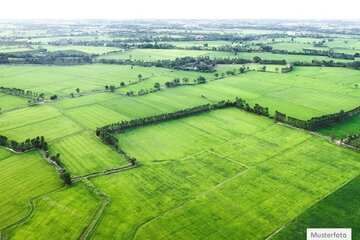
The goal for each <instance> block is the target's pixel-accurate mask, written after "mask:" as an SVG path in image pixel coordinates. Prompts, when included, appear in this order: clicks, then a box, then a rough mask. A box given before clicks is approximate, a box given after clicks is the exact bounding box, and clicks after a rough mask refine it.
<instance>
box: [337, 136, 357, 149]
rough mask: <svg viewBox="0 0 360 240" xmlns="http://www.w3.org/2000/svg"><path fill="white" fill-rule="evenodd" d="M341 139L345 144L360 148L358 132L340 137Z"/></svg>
mask: <svg viewBox="0 0 360 240" xmlns="http://www.w3.org/2000/svg"><path fill="white" fill-rule="evenodd" d="M341 141H342V142H343V143H345V144H348V145H350V146H353V147H355V148H358V149H360V134H355V135H350V136H347V137H345V138H342V139H341Z"/></svg>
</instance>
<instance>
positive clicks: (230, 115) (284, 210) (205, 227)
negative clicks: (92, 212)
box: [94, 109, 360, 239]
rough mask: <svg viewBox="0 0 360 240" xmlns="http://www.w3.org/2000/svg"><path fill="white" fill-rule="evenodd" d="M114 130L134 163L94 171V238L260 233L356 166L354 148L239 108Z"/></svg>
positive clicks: (328, 189) (354, 171)
mask: <svg viewBox="0 0 360 240" xmlns="http://www.w3.org/2000/svg"><path fill="white" fill-rule="evenodd" d="M118 137H119V140H120V141H119V144H120V146H121V148H122V149H124V150H125V151H127V152H129V153H131V154H133V156H135V157H137V159H138V160H139V161H140V162H142V163H143V165H142V166H140V167H139V168H137V169H135V170H131V171H126V172H123V173H121V174H116V175H112V176H106V177H102V178H97V179H95V180H94V183H95V184H96V185H97V186H98V187H100V188H101V189H103V190H104V191H105V192H106V193H108V194H110V196H112V204H111V206H110V208H109V209H108V211H107V212H106V214H105V216H104V218H103V220H102V222H101V223H100V225H99V227H98V229H97V231H96V233H95V236H94V238H95V239H108V238H117V239H132V238H135V239H154V238H156V239H199V238H204V237H206V238H211V239H219V238H224V237H225V236H226V238H227V239H239V238H242V237H245V238H246V239H264V238H265V237H266V236H268V235H270V234H271V233H272V232H273V231H275V230H276V229H278V228H279V227H281V226H282V225H284V224H286V223H287V222H288V221H290V220H291V219H293V218H294V217H296V216H297V215H298V214H300V213H301V212H302V211H304V210H305V209H306V208H308V207H309V206H311V205H312V204H313V203H315V202H316V201H317V200H319V199H321V198H322V197H324V196H325V195H326V194H328V193H330V192H332V191H335V190H336V188H338V187H339V186H340V185H341V184H343V183H344V182H346V181H348V180H350V179H352V178H354V177H355V176H356V175H357V174H358V171H359V170H360V160H359V158H358V154H357V153H355V152H352V151H350V150H347V149H343V148H340V147H336V146H334V145H332V144H330V143H328V142H326V141H325V140H322V139H320V138H317V137H314V136H311V135H309V134H306V133H304V132H301V131H297V130H294V129H291V128H287V127H283V126H281V125H276V124H274V123H273V122H272V121H270V120H268V119H266V118H263V117H259V116H255V115H252V114H250V113H246V112H243V111H241V110H238V109H224V110H217V111H214V112H210V113H204V114H201V115H197V116H193V117H189V118H185V119H181V120H177V121H170V122H166V123H161V124H156V125H151V126H146V127H142V128H137V129H134V130H130V131H127V132H125V133H122V134H119V135H118ZM214 170H215V172H214ZM124 192H126V194H122V193H124ZM203 219H207V221H206V222H204V221H203ZM259 226H261V228H259Z"/></svg>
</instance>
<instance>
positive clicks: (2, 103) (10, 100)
mask: <svg viewBox="0 0 360 240" xmlns="http://www.w3.org/2000/svg"><path fill="white" fill-rule="evenodd" d="M27 103H28V100H27V99H26V98H21V97H18V96H12V95H7V94H4V93H0V108H1V111H4V110H9V109H13V108H16V107H23V106H26V105H27Z"/></svg>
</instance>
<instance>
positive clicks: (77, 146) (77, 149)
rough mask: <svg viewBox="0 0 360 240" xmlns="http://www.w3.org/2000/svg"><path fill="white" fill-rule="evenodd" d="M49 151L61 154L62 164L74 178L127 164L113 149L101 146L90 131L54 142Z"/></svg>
mask: <svg viewBox="0 0 360 240" xmlns="http://www.w3.org/2000/svg"><path fill="white" fill-rule="evenodd" d="M50 150H52V151H54V152H60V153H61V154H62V155H61V159H62V162H63V163H64V165H65V167H66V168H67V169H68V171H69V172H71V173H72V174H73V175H74V176H80V175H85V174H89V173H93V172H98V171H102V170H106V169H111V168H116V167H121V166H125V165H127V164H128V163H127V162H126V161H125V159H123V158H122V157H121V156H120V155H119V154H118V153H116V152H115V151H114V150H113V149H111V148H110V147H108V146H103V143H102V142H101V141H100V140H99V139H97V138H95V136H94V133H93V132H90V131H85V132H81V133H78V134H75V135H71V136H67V137H65V138H62V139H59V140H56V141H54V142H52V143H51V146H50Z"/></svg>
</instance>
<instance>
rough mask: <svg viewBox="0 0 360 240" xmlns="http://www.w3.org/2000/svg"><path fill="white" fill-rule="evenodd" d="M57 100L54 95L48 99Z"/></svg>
mask: <svg viewBox="0 0 360 240" xmlns="http://www.w3.org/2000/svg"><path fill="white" fill-rule="evenodd" d="M57 98H58V96H57V95H56V94H55V95H53V96H51V97H50V100H55V99H57Z"/></svg>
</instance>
